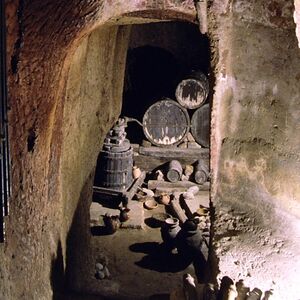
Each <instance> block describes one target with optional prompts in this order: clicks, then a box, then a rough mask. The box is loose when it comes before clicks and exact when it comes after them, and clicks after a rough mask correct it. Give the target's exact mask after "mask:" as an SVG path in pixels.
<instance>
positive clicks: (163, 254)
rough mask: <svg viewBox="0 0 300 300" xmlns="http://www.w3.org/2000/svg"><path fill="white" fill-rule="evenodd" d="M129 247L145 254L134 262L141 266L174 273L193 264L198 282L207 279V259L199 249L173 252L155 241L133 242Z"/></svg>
mask: <svg viewBox="0 0 300 300" xmlns="http://www.w3.org/2000/svg"><path fill="white" fill-rule="evenodd" d="M129 249H130V250H131V251H132V252H139V253H145V254H146V255H145V256H144V257H143V258H142V259H141V260H140V261H137V262H135V264H136V265H138V266H139V267H141V268H144V269H149V270H154V271H157V272H170V273H176V272H180V271H183V270H185V269H186V268H187V267H189V266H190V265H191V264H193V266H194V270H195V275H196V277H197V280H198V282H200V283H204V282H205V281H206V279H207V274H206V273H207V261H206V259H205V257H204V255H203V254H202V253H201V251H198V252H197V253H196V254H195V253H194V254H193V253H191V252H190V255H189V254H188V253H186V252H185V253H175V254H174V253H172V252H170V251H169V250H168V248H167V247H166V246H165V244H164V243H161V244H160V243H157V242H145V243H135V244H132V245H131V246H130V247H129Z"/></svg>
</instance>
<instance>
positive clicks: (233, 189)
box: [212, 1, 300, 299]
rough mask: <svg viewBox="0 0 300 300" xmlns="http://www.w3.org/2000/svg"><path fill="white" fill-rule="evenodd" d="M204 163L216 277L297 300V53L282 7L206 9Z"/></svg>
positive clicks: (287, 7) (247, 4) (286, 8)
mask: <svg viewBox="0 0 300 300" xmlns="http://www.w3.org/2000/svg"><path fill="white" fill-rule="evenodd" d="M212 11H214V12H217V13H218V14H219V13H221V14H219V16H217V17H216V18H217V24H218V25H217V26H218V28H217V30H216V32H215V33H217V37H218V39H219V42H218V49H219V60H218V63H217V72H216V87H215V96H214V105H213V112H212V114H213V134H214V136H213V137H212V142H213V146H212V165H213V169H214V175H215V176H216V177H215V179H214V183H215V184H214V186H213V188H214V190H213V199H214V205H215V209H216V214H215V221H214V247H215V251H216V263H217V264H218V268H219V270H218V271H217V273H218V272H219V274H218V278H219V279H220V278H222V276H224V275H227V276H230V277H231V278H233V279H234V280H238V279H244V280H245V282H246V284H248V285H249V286H250V287H251V288H254V287H258V288H261V289H263V290H267V289H270V288H273V289H274V291H275V292H274V293H275V295H274V297H275V299H297V297H298V295H299V286H298V284H297V279H296V278H298V277H299V276H298V270H299V267H300V265H299V263H298V262H295V260H294V257H299V255H300V253H299V244H300V240H299V229H300V221H299V216H300V201H299V200H300V190H299V184H297V182H299V180H300V172H299V170H300V157H299V150H300V143H299V139H298V138H297V136H298V135H299V130H300V127H299V119H300V110H299V109H298V108H299V104H300V90H299V67H300V55H299V49H298V45H297V39H296V36H295V33H294V30H295V28H294V24H293V18H292V13H293V6H292V4H291V3H289V2H286V1H267V2H266V1H232V2H230V3H228V5H227V6H226V5H225V4H224V6H223V7H221V6H218V5H217V2H216V1H215V2H214V6H213V9H212Z"/></svg>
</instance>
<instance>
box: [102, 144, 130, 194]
mask: <svg viewBox="0 0 300 300" xmlns="http://www.w3.org/2000/svg"><path fill="white" fill-rule="evenodd" d="M99 167H100V172H99V173H100V174H99V175H100V180H99V184H100V186H102V187H105V188H109V189H112V190H124V189H127V188H128V187H129V185H130V184H131V183H132V180H133V179H132V167H133V150H132V148H131V147H130V148H129V149H128V150H126V151H123V152H114V151H109V150H108V151H106V150H102V151H101V152H100V161H99Z"/></svg>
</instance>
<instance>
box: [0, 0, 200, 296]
mask: <svg viewBox="0 0 300 300" xmlns="http://www.w3.org/2000/svg"><path fill="white" fill-rule="evenodd" d="M6 5H7V10H6V12H7V32H8V51H7V53H8V57H7V59H8V71H9V74H8V86H9V98H10V107H11V110H10V112H9V123H10V136H11V140H10V144H11V154H12V184H13V196H12V199H11V201H10V215H9V217H8V218H7V220H6V228H7V241H6V243H5V244H3V245H0V259H1V264H0V287H1V288H0V299H52V297H53V293H55V292H56V291H57V290H59V289H62V288H63V283H64V272H65V265H66V258H65V252H66V251H67V252H68V249H65V247H66V244H67V241H66V237H67V235H68V234H67V233H68V230H69V229H70V227H71V228H73V227H74V226H75V225H74V226H73V224H70V222H71V221H72V222H73V220H72V219H76V220H77V219H78V218H79V219H80V218H81V217H82V218H83V219H85V217H86V216H85V215H84V213H83V212H84V211H85V208H86V207H85V205H84V204H82V201H81V199H80V195H78V193H79V191H81V190H84V191H85V192H86V193H87V194H88V191H89V189H88V187H89V184H90V182H91V180H92V179H91V174H90V172H91V164H92V160H93V155H94V157H95V155H96V154H95V153H93V154H91V160H90V161H89V164H88V165H87V166H86V169H85V170H84V171H83V172H82V173H81V176H82V177H81V178H80V180H79V181H76V182H73V183H72V185H70V186H69V191H72V190H74V192H73V193H72V195H73V196H74V197H77V199H72V204H67V202H66V201H68V200H69V199H70V198H69V197H67V196H66V193H67V191H63V188H65V187H66V184H68V183H69V181H68V179H67V176H68V175H69V174H70V173H71V171H70V169H64V170H62V169H61V168H60V164H61V163H62V155H63V153H64V156H63V157H66V155H67V153H68V152H69V151H70V148H71V146H72V145H73V144H74V143H75V141H76V139H77V138H79V137H78V136H77V137H76V136H74V137H73V139H72V138H70V139H68V138H66V142H65V143H64V140H63V137H64V134H66V132H67V128H65V127H63V126H64V124H65V125H66V126H67V125H70V123H69V122H72V120H70V116H69V117H68V118H69V119H68V121H67V122H65V120H64V117H66V115H64V112H66V110H65V109H64V101H63V100H64V99H65V93H66V84H67V79H68V75H69V74H70V73H69V68H70V64H71V62H72V59H73V57H74V56H73V54H74V53H75V50H76V49H77V47H78V45H79V44H80V42H81V40H82V39H84V37H85V36H87V35H88V34H89V33H90V32H91V31H93V30H94V29H96V28H97V27H99V26H101V25H104V24H106V23H108V22H110V23H115V22H116V21H117V20H119V19H122V18H120V17H121V16H123V15H126V14H127V15H128V14H129V15H130V13H132V12H136V11H143V14H144V16H145V17H146V18H151V19H168V18H170V19H177V18H181V19H182V18H183V19H186V20H195V16H196V12H195V9H194V5H193V1H191V0H187V1H183V2H180V3H178V1H171V0H168V1H167V0H166V1H150V0H149V1H135V0H134V1H133V0H132V1H114V2H112V1H101V0H98V1H97V0H93V1H78V0H72V1H53V0H51V1H50V0H46V1H38V0H33V1H17V0H8V1H7V2H6ZM126 20H128V16H127V18H126ZM94 38H95V39H97V38H96V36H95V37H94ZM110 38H111V39H112V40H110ZM115 38H116V33H115V32H114V30H112V31H111V34H110V35H109V36H105V37H104V40H106V41H107V44H108V45H112V46H113V45H114V42H113V41H115V40H114V39H115ZM84 43H86V42H84ZM83 45H84V44H83ZM81 47H83V48H84V46H81ZM110 50H111V49H110ZM78 51H80V50H78ZM81 51H85V50H84V49H82V50H81ZM99 51H100V52H101V51H104V50H103V49H102V50H99ZM105 51H108V48H107V49H106V50H105ZM116 53H117V52H116V51H115V52H114V51H109V53H108V56H107V60H105V62H107V63H108V65H107V66H106V67H107V68H109V66H110V65H111V63H112V62H113V61H117V58H116V57H115V58H113V57H112V55H114V54H116ZM76 55H79V54H76ZM95 55H96V54H95ZM75 57H76V56H75ZM77 58H78V59H79V57H77ZM73 68H75V66H73ZM120 69H122V68H120ZM102 70H104V71H109V70H108V69H102ZM86 72H87V73H86V74H89V73H88V72H89V70H88V69H87V70H86ZM106 75H107V74H105V76H106ZM119 75H121V71H120V74H119ZM110 78H111V77H109V76H108V77H107V78H105V82H107V81H108V80H110ZM115 78H116V79H117V78H120V77H115ZM75 79H76V78H75ZM75 79H74V80H75ZM69 84H70V81H69ZM91 84H92V82H91ZM117 84H118V86H119V87H120V84H121V81H120V82H118V83H117ZM82 87H84V88H85V91H84V92H85V93H87V94H88V93H92V90H93V91H96V90H97V88H98V87H95V86H92V90H90V89H89V88H90V87H89V85H88V84H87V85H85V86H82ZM69 92H70V90H69ZM74 92H75V90H74ZM81 92H82V90H81V91H80V93H81ZM101 92H102V90H101ZM68 95H69V96H70V95H71V94H70V93H69V94H68ZM82 95H83V94H82ZM109 95H110V92H108V90H104V91H103V94H101V99H103V100H102V101H105V100H104V99H107V97H108V96H109ZM74 96H75V95H74ZM76 96H77V99H78V101H79V100H81V99H82V97H81V96H80V95H76ZM114 96H116V97H118V96H119V94H118V95H114ZM92 98H93V97H91V98H89V99H88V101H91V102H93V99H92ZM113 101H120V99H114V100H113ZM100 103H102V104H103V102H100ZM116 103H117V102H114V104H116ZM119 103H120V102H119ZM80 105H81V104H77V103H76V105H75V104H74V113H75V112H76V113H78V114H79V109H80ZM119 105H120V104H118V106H117V107H116V109H115V110H114V111H113V112H112V109H111V107H112V106H109V105H102V106H103V110H104V112H105V111H106V114H105V113H103V114H101V116H103V117H105V118H106V119H105V121H107V124H105V126H103V127H102V125H100V124H99V127H98V128H101V131H100V132H99V133H98V137H99V140H101V134H102V133H103V132H104V131H105V129H106V128H108V127H110V126H111V125H112V123H113V119H115V118H116V117H117V114H118V111H119ZM83 107H84V106H83ZM84 108H85V109H86V111H85V112H83V115H84V116H86V115H87V114H89V109H91V110H92V109H93V106H91V107H84ZM96 112H97V109H96V107H95V111H94V112H93V118H91V119H90V122H91V123H86V124H83V123H80V124H79V125H78V126H77V125H76V124H74V128H76V126H77V128H80V129H83V130H84V131H85V132H86V133H87V134H91V131H92V130H93V129H94V128H95V127H97V126H96V124H95V122H96V118H98V117H99V119H100V118H101V116H100V115H99V116H98V117H97V116H96ZM78 114H77V115H75V114H74V115H73V117H74V120H73V121H74V122H75V123H76V122H77V121H78V119H79V115H78ZM109 122H111V124H109ZM89 126H90V129H88V127H89ZM63 128H64V129H63ZM90 130H91V131H90ZM95 135H96V133H95ZM28 142H29V143H28ZM79 142H80V143H81V145H83V143H84V137H80V141H79ZM97 143H98V141H97ZM63 145H64V148H63V150H62V146H63ZM97 146H100V142H99V144H97ZM92 147H94V148H92V149H94V150H95V148H96V145H95V144H94V145H92ZM78 151H79V149H78ZM70 152H71V153H70V155H72V156H71V157H70V158H69V160H68V161H66V162H65V166H70V164H71V161H72V159H73V161H76V159H80V161H78V162H77V163H78V165H77V166H78V167H79V166H80V165H83V164H84V162H86V160H87V159H86V158H85V157H82V156H80V155H79V154H74V152H72V151H70ZM72 167H74V168H76V165H74V166H72ZM60 175H63V176H64V177H63V176H60ZM84 177H87V178H84ZM62 179H63V180H62ZM83 183H84V184H86V186H83V187H82V184H83ZM77 185H78V186H77ZM76 208H77V209H76ZM66 211H67V215H66V216H63V215H62V213H63V212H66ZM75 211H76V213H75V214H74V212H75ZM72 214H74V216H72ZM78 216H79V217H78ZM64 217H66V220H65V221H64ZM73 217H74V218H73ZM77 217H78V218H77ZM73 223H74V222H73ZM75 223H76V222H75ZM77 225H78V224H76V226H77ZM82 225H83V226H82V227H81V230H82V232H84V233H85V232H86V231H85V229H86V228H85V227H84V225H85V224H82ZM76 226H75V228H76ZM70 230H71V229H70ZM71 231H72V230H71ZM68 238H69V236H68ZM69 241H70V243H71V244H72V242H73V243H75V245H76V241H75V242H74V235H71V236H70V238H69ZM85 242H86V243H87V242H88V241H84V243H85ZM84 243H83V244H84ZM72 245H73V246H74V244H72Z"/></svg>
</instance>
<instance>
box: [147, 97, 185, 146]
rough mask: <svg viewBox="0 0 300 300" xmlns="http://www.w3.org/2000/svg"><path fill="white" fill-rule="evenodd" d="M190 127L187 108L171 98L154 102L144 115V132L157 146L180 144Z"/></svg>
mask: <svg viewBox="0 0 300 300" xmlns="http://www.w3.org/2000/svg"><path fill="white" fill-rule="evenodd" d="M189 129H190V118H189V115H188V113H187V111H186V109H185V108H183V107H181V106H180V105H179V104H178V103H177V102H176V101H173V100H170V99H165V100H161V101H158V102H156V103H154V104H153V105H151V106H150V107H149V108H148V109H147V111H146V112H145V114H144V117H143V130H144V134H145V136H146V138H147V139H148V140H149V141H150V142H151V143H152V144H154V145H156V146H170V145H177V144H179V143H180V142H181V141H182V140H183V139H184V138H185V136H186V135H187V133H188V132H189Z"/></svg>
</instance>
